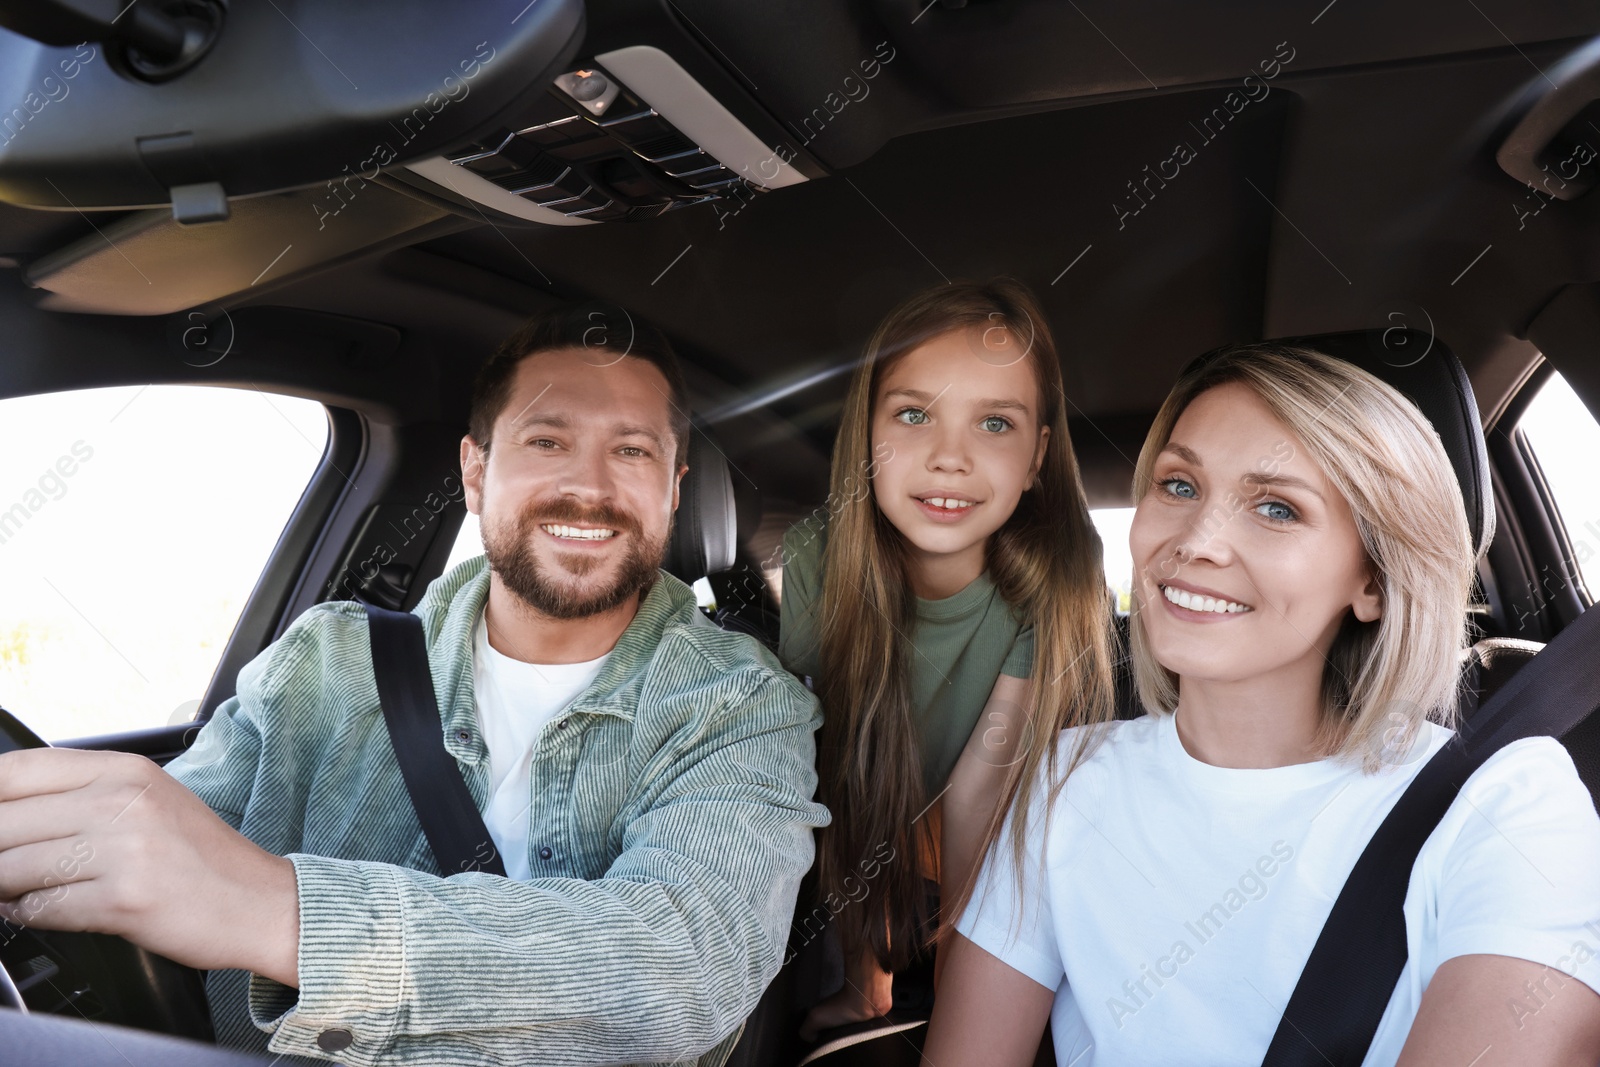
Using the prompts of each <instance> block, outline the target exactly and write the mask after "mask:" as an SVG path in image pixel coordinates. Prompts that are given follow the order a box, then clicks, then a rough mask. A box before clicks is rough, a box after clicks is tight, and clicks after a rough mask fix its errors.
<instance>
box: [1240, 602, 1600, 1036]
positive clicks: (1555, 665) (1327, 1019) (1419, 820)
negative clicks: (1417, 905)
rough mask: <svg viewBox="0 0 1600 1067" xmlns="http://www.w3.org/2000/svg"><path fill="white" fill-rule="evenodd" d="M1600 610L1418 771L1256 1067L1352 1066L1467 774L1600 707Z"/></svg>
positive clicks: (1402, 961)
mask: <svg viewBox="0 0 1600 1067" xmlns="http://www.w3.org/2000/svg"><path fill="white" fill-rule="evenodd" d="M1597 650H1600V608H1591V609H1589V610H1588V611H1585V612H1584V613H1583V614H1582V615H1581V616H1579V617H1578V619H1577V621H1575V622H1573V623H1572V624H1571V625H1569V626H1567V628H1566V629H1564V630H1562V631H1561V633H1559V634H1557V635H1556V638H1555V640H1554V641H1551V642H1550V643H1549V644H1548V645H1546V646H1545V648H1544V650H1543V651H1541V652H1539V653H1538V654H1537V655H1535V656H1534V657H1533V659H1532V660H1531V661H1529V662H1528V664H1527V665H1526V666H1524V667H1523V668H1522V669H1521V670H1519V671H1517V673H1516V674H1515V675H1513V676H1512V677H1511V679H1510V681H1508V682H1506V684H1505V685H1504V686H1502V687H1501V689H1500V690H1499V692H1497V693H1495V694H1494V695H1493V696H1492V697H1490V698H1489V700H1488V701H1487V702H1486V703H1484V705H1483V706H1482V707H1481V708H1480V709H1479V711H1478V713H1477V714H1476V715H1474V716H1473V718H1472V720H1471V721H1470V722H1468V723H1466V724H1465V725H1463V727H1462V729H1461V732H1460V733H1459V734H1458V735H1457V736H1456V737H1454V738H1451V740H1450V741H1449V742H1447V743H1446V744H1445V746H1444V747H1443V748H1441V749H1440V750H1439V751H1438V752H1437V753H1435V754H1434V756H1433V758H1432V759H1430V760H1429V761H1428V764H1427V766H1425V767H1423V768H1422V770H1421V771H1419V772H1418V773H1417V776H1416V778H1415V779H1413V780H1412V782H1411V785H1410V786H1409V787H1408V788H1407V789H1406V791H1405V792H1404V793H1403V794H1401V796H1400V800H1399V801H1398V802H1397V803H1396V804H1395V806H1394V808H1393V810H1391V811H1390V812H1389V814H1388V816H1387V817H1386V818H1385V819H1384V820H1383V822H1382V823H1381V824H1380V825H1379V827H1378V829H1377V832H1376V833H1374V834H1373V835H1372V840H1370V841H1369V842H1367V847H1366V849H1365V850H1364V851H1363V852H1362V853H1361V856H1360V858H1359V859H1357V860H1356V864H1355V867H1353V868H1352V869H1351V871H1350V876H1349V877H1348V878H1347V879H1345V883H1344V888H1343V889H1341V890H1340V891H1339V896H1338V898H1337V899H1336V900H1335V901H1334V903H1333V910H1332V911H1331V912H1329V914H1328V920H1327V922H1326V923H1324V924H1323V927H1322V933H1321V934H1319V935H1318V937H1317V943H1316V945H1315V946H1314V947H1313V948H1312V950H1311V955H1310V957H1309V958H1307V960H1306V965H1305V969H1304V970H1303V971H1301V973H1300V980H1299V982H1298V983H1297V984H1296V985H1295V988H1294V993H1293V994H1292V995H1291V996H1290V997H1289V1003H1288V1005H1287V1006H1285V1008H1284V1010H1283V1018H1282V1019H1281V1020H1280V1021H1279V1023H1278V1029H1277V1032H1276V1033H1274V1034H1273V1036H1272V1043H1271V1044H1270V1045H1269V1046H1268V1047H1267V1055H1266V1058H1265V1059H1263V1060H1262V1061H1261V1063H1262V1067H1330V1065H1331V1067H1358V1065H1359V1064H1360V1063H1361V1062H1362V1060H1364V1059H1365V1058H1366V1055H1367V1050H1368V1048H1369V1047H1370V1046H1371V1045H1372V1039H1373V1036H1374V1035H1375V1034H1376V1033H1377V1032H1378V1024H1379V1023H1380V1022H1381V1021H1382V1019H1383V1013H1384V1010H1385V1009H1386V1008H1387V1007H1388V1005H1389V1000H1390V998H1391V997H1392V996H1393V995H1394V989H1395V985H1396V984H1397V983H1398V982H1399V980H1400V972H1401V971H1402V970H1404V969H1405V965H1406V955H1407V954H1406V922H1405V912H1404V907H1405V899H1406V890H1407V888H1408V887H1409V885H1410V883H1411V869H1412V867H1413V866H1414V865H1415V863H1416V860H1417V853H1418V852H1420V851H1421V850H1422V846H1423V843H1424V842H1426V841H1427V839H1428V837H1429V835H1431V834H1432V833H1433V831H1434V828H1435V827H1437V826H1438V825H1439V820H1440V819H1442V818H1444V814H1445V812H1446V811H1447V810H1449V807H1450V805H1451V803H1452V802H1453V801H1454V800H1455V798H1456V795H1457V794H1458V793H1460V792H1461V787H1462V786H1463V785H1464V784H1465V783H1466V780H1467V778H1468V777H1470V776H1471V775H1472V772H1473V771H1475V770H1477V769H1478V768H1479V767H1481V766H1482V765H1483V763H1484V761H1486V760H1487V759H1488V758H1489V757H1490V756H1492V755H1494V754H1495V753H1496V752H1498V751H1499V750H1500V749H1502V748H1504V747H1505V746H1506V745H1509V744H1511V743H1512V742H1513V741H1519V740H1521V739H1522V738H1525V737H1544V736H1548V737H1555V738H1560V737H1563V736H1565V735H1566V734H1567V733H1569V732H1571V730H1572V729H1573V728H1574V727H1576V726H1577V725H1578V724H1579V723H1581V722H1583V721H1584V720H1585V719H1587V718H1588V717H1589V716H1590V715H1592V714H1593V713H1594V712H1595V711H1596V710H1597V709H1600V671H1596V670H1595V669H1594V662H1595V655H1596V651H1597Z"/></svg>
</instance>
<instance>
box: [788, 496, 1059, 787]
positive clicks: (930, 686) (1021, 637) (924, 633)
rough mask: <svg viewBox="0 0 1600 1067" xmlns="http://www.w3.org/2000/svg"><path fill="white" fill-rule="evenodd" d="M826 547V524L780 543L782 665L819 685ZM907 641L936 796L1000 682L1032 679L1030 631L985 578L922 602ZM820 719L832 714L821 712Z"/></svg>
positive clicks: (928, 782)
mask: <svg viewBox="0 0 1600 1067" xmlns="http://www.w3.org/2000/svg"><path fill="white" fill-rule="evenodd" d="M826 540H827V526H826V524H825V523H822V522H819V521H817V520H814V519H806V520H802V521H801V522H799V523H796V524H795V525H794V526H793V527H791V528H790V529H789V532H788V533H787V534H785V535H784V538H783V596H782V602H781V603H780V605H779V619H780V629H779V636H778V658H779V659H781V660H782V661H783V664H784V666H785V667H787V668H788V669H789V670H791V671H793V672H794V673H795V674H799V675H802V676H806V677H810V678H812V679H814V680H815V679H816V678H817V677H818V673H819V671H820V666H819V662H818V656H819V652H820V645H819V635H818V625H817V622H818V618H819V613H820V606H819V604H818V601H819V600H820V598H821V595H822V551H823V546H824V544H825V543H826ZM908 636H909V638H910V641H911V648H910V650H909V654H908V655H907V657H906V660H907V665H908V666H909V668H910V672H911V708H912V713H913V714H914V715H915V716H916V721H917V725H918V728H919V730H920V740H921V745H922V776H923V782H924V784H925V786H926V787H927V790H928V796H929V797H933V796H935V795H936V794H938V793H939V791H940V790H942V789H943V788H944V784H945V781H946V780H947V779H948V778H949V777H950V772H951V770H952V769H953V768H954V767H955V765H956V760H957V759H959V758H960V756H961V750H962V749H963V748H964V747H965V746H966V743H967V738H968V737H970V736H971V735H972V730H973V727H975V726H976V725H977V723H978V718H979V716H980V715H981V714H982V712H983V707H984V705H985V704H986V703H987V702H988V700H989V694H990V692H991V691H992V690H993V689H994V683H995V679H997V678H998V677H999V676H1000V675H1002V674H1009V675H1011V676H1012V677H1014V678H1027V677H1028V676H1029V672H1030V671H1031V670H1032V668H1033V625H1032V624H1031V623H1029V624H1024V623H1023V622H1022V621H1021V620H1020V619H1019V618H1018V617H1017V616H1016V614H1015V612H1014V611H1013V610H1012V609H1011V605H1009V604H1008V603H1006V601H1005V598H1003V597H1002V596H1001V595H1000V591H999V590H998V589H996V588H995V586H994V583H993V582H992V581H990V579H989V575H988V572H987V571H986V572H984V573H983V574H980V575H979V576H978V577H977V578H975V579H974V580H973V581H972V582H971V584H969V585H968V586H967V587H966V588H964V589H962V590H961V591H960V592H959V593H956V594H955V595H953V596H948V597H944V598H943V599H940V600H925V599H923V598H922V597H918V598H917V617H916V621H915V623H914V624H913V625H912V628H911V633H910V634H909V635H908ZM822 713H823V715H825V716H826V715H827V714H828V713H829V709H828V708H827V707H826V706H824V707H823V709H822Z"/></svg>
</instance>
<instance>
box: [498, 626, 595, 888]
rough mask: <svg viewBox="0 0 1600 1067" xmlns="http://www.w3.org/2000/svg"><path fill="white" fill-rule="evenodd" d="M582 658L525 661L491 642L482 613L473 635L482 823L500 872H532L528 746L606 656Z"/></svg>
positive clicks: (521, 876)
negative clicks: (482, 751)
mask: <svg viewBox="0 0 1600 1067" xmlns="http://www.w3.org/2000/svg"><path fill="white" fill-rule="evenodd" d="M609 655H610V653H609V652H608V653H606V655H605V656H601V657H599V658H598V659H591V660H587V661H585V662H583V663H526V662H524V661H522V660H519V659H512V658H511V657H510V656H507V655H504V654H503V653H500V652H497V651H495V649H494V646H492V645H491V644H489V635H488V629H487V627H485V625H484V620H483V617H482V616H479V617H478V626H477V629H476V630H474V631H473V635H472V692H473V697H474V699H475V700H476V702H477V712H478V727H479V729H481V730H482V731H483V741H484V744H485V745H486V746H487V747H488V749H489V803H488V805H487V806H486V807H485V808H484V811H483V823H484V826H485V828H487V829H488V831H489V837H490V838H491V839H492V840H493V841H494V847H495V848H496V849H498V850H499V852H500V859H501V862H503V863H504V864H505V867H506V876H507V877H509V878H512V879H515V880H520V881H527V880H528V879H530V878H532V877H533V868H532V861H531V860H530V859H529V857H528V850H529V848H530V845H529V843H528V818H529V812H531V811H532V810H533V789H534V788H535V786H534V783H533V781H532V778H531V776H532V773H533V746H534V743H535V742H537V741H538V740H539V734H540V733H541V732H542V731H543V730H544V728H545V726H546V724H548V723H549V722H550V720H552V719H554V718H555V717H556V716H557V715H559V714H561V713H562V712H563V711H565V710H566V709H567V706H568V705H569V704H571V703H572V702H573V701H574V700H576V699H578V696H579V695H580V694H582V692H583V691H584V690H585V689H587V688H589V686H590V685H591V684H593V682H594V680H595V679H596V678H598V677H599V676H600V668H601V667H603V666H605V662H606V657H607V656H609Z"/></svg>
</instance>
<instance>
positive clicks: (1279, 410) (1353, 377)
mask: <svg viewBox="0 0 1600 1067" xmlns="http://www.w3.org/2000/svg"><path fill="white" fill-rule="evenodd" d="M1229 383H1238V384H1241V385H1243V386H1245V387H1246V388H1248V389H1249V390H1250V391H1251V392H1253V393H1254V394H1255V395H1256V396H1257V397H1259V398H1260V399H1261V401H1262V403H1264V404H1265V405H1266V406H1267V408H1268V409H1269V410H1270V411H1271V412H1272V414H1273V416H1274V417H1276V418H1277V420H1278V421H1279V422H1281V423H1283V425H1284V426H1285V427H1286V428H1287V429H1288V430H1289V432H1290V433H1292V434H1293V435H1294V437H1295V438H1297V439H1298V443H1299V444H1300V445H1302V446H1304V448H1305V451H1306V454H1307V455H1308V456H1309V458H1310V459H1311V460H1312V462H1314V463H1316V464H1317V466H1318V467H1319V468H1320V469H1321V470H1322V473H1323V474H1324V475H1325V476H1326V477H1327V479H1328V481H1329V482H1330V483H1331V484H1332V485H1333V486H1334V488H1336V489H1337V490H1338V491H1339V493H1340V494H1341V495H1343V497H1344V499H1345V500H1346V501H1347V502H1348V503H1349V505H1350V511H1351V513H1352V514H1353V515H1354V516H1355V522H1356V529H1357V530H1358V531H1359V532H1360V535H1361V543H1362V545H1363V547H1364V548H1365V549H1366V554H1367V558H1368V559H1369V560H1370V561H1371V563H1372V566H1373V569H1374V572H1375V574H1376V577H1377V578H1378V581H1379V583H1380V587H1381V589H1382V597H1383V614H1382V616H1381V617H1380V618H1378V619H1376V620H1374V621H1373V622H1368V623H1363V622H1360V621H1359V620H1357V619H1356V618H1355V616H1354V613H1351V614H1349V615H1347V616H1346V617H1345V619H1344V622H1343V624H1342V625H1341V627H1340V629H1339V632H1338V634H1337V636H1336V637H1335V639H1334V642H1333V647H1332V648H1331V649H1330V650H1329V652H1328V657H1327V658H1328V665H1327V667H1326V668H1325V669H1324V670H1323V672H1322V709H1323V720H1322V733H1321V740H1322V742H1323V748H1324V751H1326V752H1327V753H1328V754H1329V755H1339V756H1347V757H1351V758H1359V759H1361V760H1362V762H1363V764H1364V765H1365V766H1366V767H1367V768H1368V769H1369V770H1372V769H1376V768H1377V767H1378V766H1380V765H1381V764H1383V763H1385V762H1393V761H1395V760H1398V759H1402V758H1404V755H1405V752H1406V750H1407V749H1408V748H1409V745H1410V741H1411V739H1412V738H1413V737H1415V735H1416V733H1417V731H1418V729H1419V728H1420V727H1421V725H1422V723H1423V721H1424V720H1425V719H1427V718H1430V717H1431V718H1433V719H1434V720H1435V721H1438V722H1440V723H1443V724H1444V725H1453V724H1454V718H1455V710H1456V703H1457V699H1456V698H1457V685H1458V683H1459V679H1460V674H1461V669H1460V664H1461V652H1462V650H1463V648H1464V647H1465V645H1466V641H1467V637H1468V627H1467V625H1466V618H1467V607H1468V602H1469V598H1470V596H1471V591H1472V580H1473V572H1474V568H1475V566H1476V562H1477V552H1476V551H1475V549H1474V546H1473V542H1472V534H1471V529H1470V526H1469V525H1468V522H1467V512H1466V506H1465V505H1464V504H1463V502H1462V497H1461V487H1460V485H1459V483H1457V481H1456V476H1455V471H1454V469H1453V468H1452V467H1451V465H1450V460H1449V458H1448V457H1447V456H1446V455H1445V452H1444V447H1443V445H1441V444H1440V442H1439V437H1438V434H1437V433H1436V432H1435V430H1434V428H1433V426H1432V424H1430V423H1429V422H1428V420H1427V419H1426V418H1425V417H1424V416H1423V415H1422V413H1421V412H1420V411H1418V410H1417V408H1416V407H1415V405H1413V404H1412V403H1411V402H1410V401H1409V400H1407V399H1406V397H1405V396H1404V395H1402V394H1401V393H1400V392H1399V391H1398V390H1396V389H1395V388H1394V387H1392V386H1390V385H1388V384H1387V383H1385V382H1383V381H1380V380H1379V379H1378V378H1375V377H1373V376H1372V375H1371V374H1369V373H1367V372H1366V371H1364V370H1362V369H1360V368H1359V367H1356V366H1355V365H1353V364H1350V363H1347V362H1345V361H1343V360H1339V359H1335V358H1333V357H1332V356H1328V355H1324V354H1323V353H1321V352H1316V351H1313V350H1311V349H1308V348H1300V347H1294V346H1290V345H1279V344H1252V345H1239V346H1233V347H1229V348H1225V349H1221V350H1219V351H1218V352H1216V353H1214V354H1213V355H1211V356H1209V357H1208V358H1206V359H1203V360H1201V361H1199V362H1198V363H1197V364H1196V365H1195V366H1193V367H1191V368H1190V369H1189V370H1187V371H1185V372H1184V374H1183V376H1182V377H1180V378H1179V379H1178V382H1177V384H1175V385H1174V386H1173V387H1172V392H1171V393H1169V394H1168V395H1167V399H1166V402H1165V403H1164V404H1162V405H1161V410H1160V411H1159V412H1158V413H1157V414H1156V418H1155V423H1154V425H1152V426H1151V427H1150V433H1149V434H1148V435H1147V436H1146V437H1145V441H1144V447H1143V449H1141V450H1140V452H1139V462H1138V464H1137V466H1136V468H1135V471H1134V477H1133V495H1134V500H1135V501H1138V500H1142V499H1143V498H1144V495H1145V494H1146V493H1147V492H1149V491H1150V487H1151V480H1152V470H1153V468H1154V467H1155V461H1156V457H1157V456H1158V455H1159V454H1160V453H1161V451H1162V450H1163V449H1165V448H1166V447H1167V443H1168V441H1169V440H1170V438H1171V436H1172V428H1173V426H1174V425H1175V424H1176V423H1177V421H1178V417H1179V416H1180V415H1182V414H1183V412H1184V410H1185V409H1186V408H1187V407H1188V406H1189V405H1190V403H1192V402H1193V401H1194V400H1195V398H1196V397H1198V396H1199V395H1200V394H1202V393H1204V392H1207V391H1208V390H1211V389H1214V388H1216V387H1217V386H1220V385H1225V384H1229ZM1269 461H1270V459H1269ZM1230 517H1231V516H1228V515H1222V516H1220V520H1221V521H1228V519H1229V518H1230ZM1216 518H1218V517H1217V516H1212V517H1208V519H1207V520H1206V521H1207V522H1211V521H1215V519H1216ZM1487 541H1488V536H1487V534H1486V535H1485V537H1484V542H1485V543H1487ZM1166 577H1171V575H1167V576H1166ZM1157 580H1159V578H1158V576H1155V575H1150V574H1144V575H1141V576H1140V581H1139V585H1140V586H1141V587H1142V589H1143V591H1144V593H1145V595H1146V596H1148V595H1150V588H1151V584H1152V583H1153V582H1155V581H1157ZM1141 599H1142V598H1141V597H1139V596H1136V597H1134V598H1133V618H1132V620H1131V626H1130V637H1131V642H1130V643H1131V646H1132V648H1131V653H1132V658H1133V673H1134V681H1135V682H1136V684H1137V685H1138V690H1139V698H1140V699H1141V700H1142V701H1143V702H1144V705H1145V707H1146V708H1147V709H1149V710H1150V711H1155V712H1170V711H1172V710H1173V709H1174V708H1175V707H1176V706H1177V702H1178V679H1177V676H1176V675H1175V674H1173V673H1172V672H1171V671H1169V670H1167V669H1166V668H1165V667H1163V666H1161V664H1160V663H1158V662H1156V659H1155V656H1154V655H1152V653H1151V651H1150V646H1149V642H1148V641H1147V639H1146V637H1145V633H1144V625H1143V622H1142V620H1141V618H1140V610H1141V609H1140V606H1139V605H1140V600H1141Z"/></svg>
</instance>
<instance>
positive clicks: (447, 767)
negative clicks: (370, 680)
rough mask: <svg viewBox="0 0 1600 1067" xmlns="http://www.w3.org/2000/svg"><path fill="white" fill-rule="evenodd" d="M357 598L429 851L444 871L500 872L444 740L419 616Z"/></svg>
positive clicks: (389, 723)
mask: <svg viewBox="0 0 1600 1067" xmlns="http://www.w3.org/2000/svg"><path fill="white" fill-rule="evenodd" d="M363 606H364V607H365V608H366V609H367V633H368V636H369V637H370V639H371V642H372V673H373V674H374V675H375V676H376V677H377V680H378V701H379V703H381V704H382V705H383V721H384V725H386V726H388V728H389V743H390V744H391V745H393V746H394V756H395V760H396V761H397V762H398V763H399V764H400V775H401V777H402V778H404V779H405V783H406V792H408V793H410V794H411V806H412V808H414V809H415V810H416V813H417V821H418V822H419V823H421V824H422V832H423V834H425V835H426V836H427V838H428V845H429V847H430V848H432V849H433V858H434V859H435V860H437V861H438V863H439V869H440V870H441V871H443V872H444V875H445V877H449V876H450V875H452V874H460V873H461V872H462V871H485V872H487V873H489V874H498V875H501V876H502V877H504V876H505V873H506V868H505V864H504V863H503V862H501V859H500V852H499V850H498V849H496V848H495V844H494V839H493V838H492V837H491V836H490V834H489V828H488V827H487V826H485V825H484V823H483V816H482V815H480V814H479V813H478V805H477V802H476V801H474V800H473V799H472V793H471V791H470V790H468V789H467V783H466V779H464V778H462V777H461V768H460V766H459V765H457V763H456V759H455V757H454V756H452V755H451V754H450V753H449V752H448V751H446V750H445V747H444V730H443V727H442V723H441V720H440V718H439V704H438V701H437V700H435V699H434V695H433V676H432V674H431V673H430V672H429V670H428V644H427V640H426V639H425V638H424V636H423V632H422V620H421V619H419V618H417V617H416V616H415V615H413V614H411V613H410V612H408V611H389V610H388V609H386V608H380V607H374V606H373V605H371V604H365V605H363Z"/></svg>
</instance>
